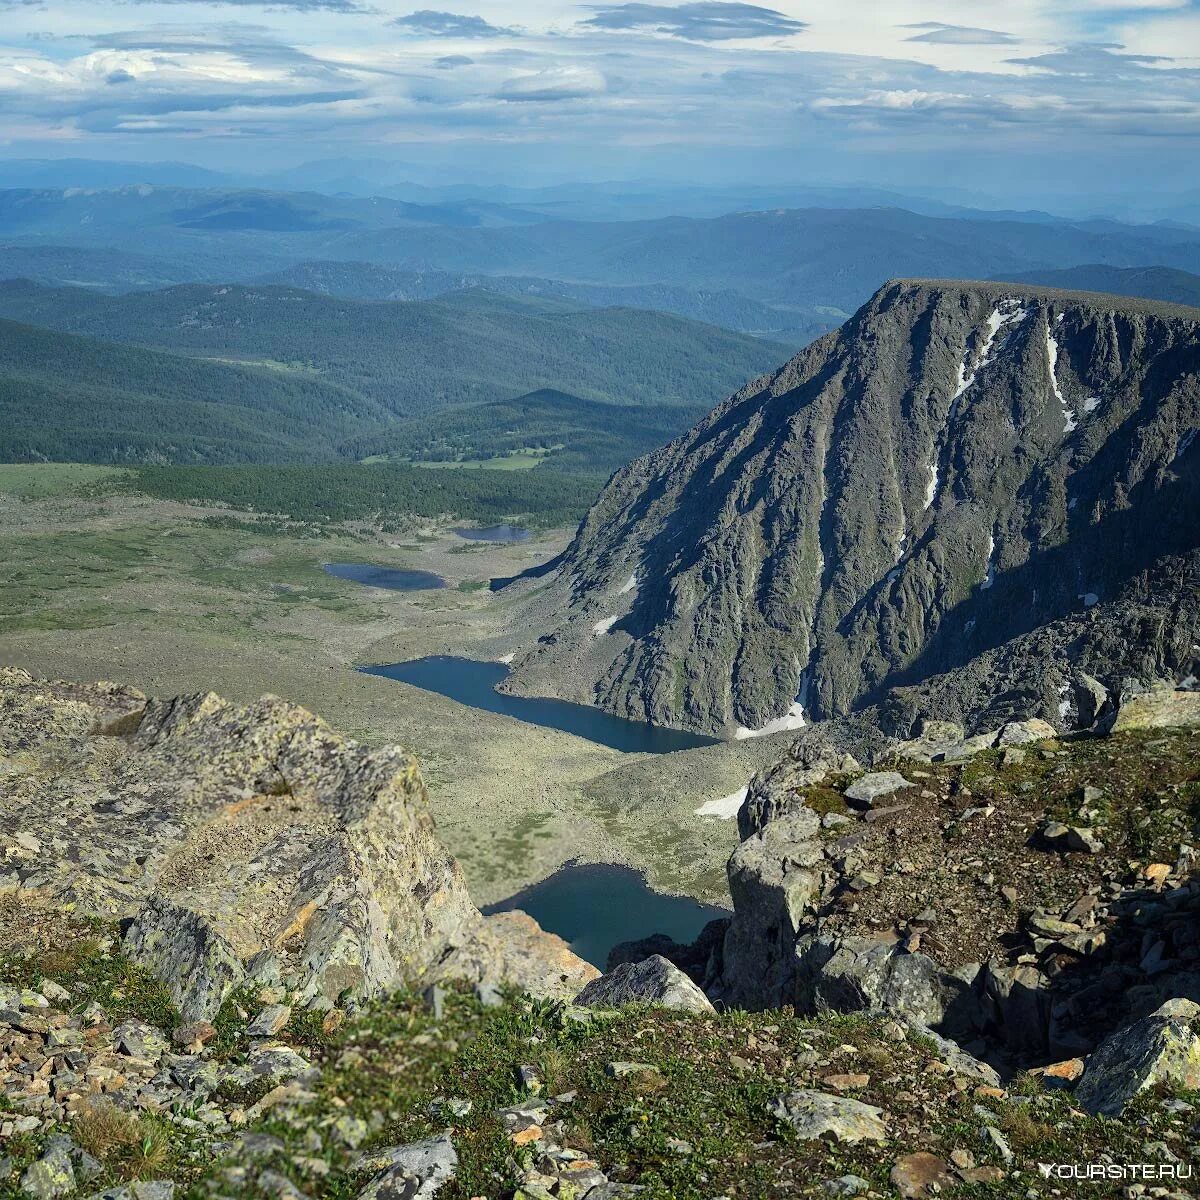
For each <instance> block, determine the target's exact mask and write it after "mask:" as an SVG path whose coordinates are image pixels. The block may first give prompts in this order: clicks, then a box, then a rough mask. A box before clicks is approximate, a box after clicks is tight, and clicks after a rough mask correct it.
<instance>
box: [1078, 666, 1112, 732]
mask: <svg viewBox="0 0 1200 1200" xmlns="http://www.w3.org/2000/svg"><path fill="white" fill-rule="evenodd" d="M1074 683H1075V708H1076V710H1077V712H1078V713H1079V728H1080V729H1095V730H1097V731H1099V732H1107V730H1108V728H1109V727H1110V726H1111V724H1112V721H1113V718H1114V717H1115V716H1116V709H1115V706H1114V705H1113V702H1112V698H1111V697H1110V696H1109V694H1108V689H1107V688H1106V687H1105V686H1104V684H1102V683H1101V682H1100V680H1098V679H1097V678H1096V677H1095V676H1094V675H1089V674H1088V673H1087V672H1086V671H1080V672H1079V674H1078V675H1076V677H1075V680H1074Z"/></svg>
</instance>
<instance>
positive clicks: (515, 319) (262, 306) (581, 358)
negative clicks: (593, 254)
mask: <svg viewBox="0 0 1200 1200" xmlns="http://www.w3.org/2000/svg"><path fill="white" fill-rule="evenodd" d="M0 318H8V319H9V320H15V321H22V322H26V323H28V324H33V325H39V326H46V327H49V328H53V329H59V330H63V331H65V332H68V333H75V334H82V335H85V336H87V337H93V338H100V339H103V340H105V341H110V342H120V343H122V344H126V345H137V346H145V347H154V348H157V349H162V350H167V351H169V352H170V353H172V354H186V355H190V356H197V357H204V358H209V359H220V360H223V361H227V362H228V361H233V362H241V363H258V364H269V365H271V367H272V369H274V370H275V371H276V372H277V373H279V374H281V375H285V376H287V377H290V378H308V379H312V380H317V381H320V382H323V383H326V384H331V385H336V386H337V387H340V388H342V389H345V390H346V392H347V393H353V395H354V396H355V397H357V400H358V405H359V406H360V407H369V408H371V409H373V410H377V411H380V412H382V413H384V414H386V415H387V416H389V417H409V416H420V415H423V414H426V413H429V412H435V411H437V410H438V409H441V408H446V407H449V406H452V405H462V404H475V403H483V402H487V401H490V400H503V399H507V398H509V397H511V396H518V395H521V394H523V393H525V392H530V391H535V390H537V389H539V388H556V389H560V390H562V391H565V392H569V393H571V394H573V395H578V396H582V397H584V398H586V399H590V400H599V401H608V402H612V403H618V404H655V405H663V404H685V405H688V406H691V407H693V408H694V407H697V406H700V407H704V408H711V407H712V406H713V405H715V404H717V403H718V402H719V401H721V400H722V399H724V398H725V396H727V395H728V394H729V393H731V392H733V391H735V390H736V389H737V388H739V387H740V386H741V385H742V384H743V383H745V381H746V380H747V379H750V378H753V377H754V376H756V375H759V374H762V373H763V372H765V371H767V370H770V369H772V368H774V367H776V366H778V365H779V364H781V363H782V362H784V361H785V360H786V359H787V358H788V357H789V356H790V353H791V351H790V350H789V348H788V347H785V346H781V345H776V344H775V343H772V342H765V341H760V340H757V339H755V338H753V337H750V336H749V335H747V334H740V333H732V332H730V331H728V330H724V329H718V328H716V327H715V326H711V325H703V324H700V323H699V322H696V321H689V320H686V319H684V318H682V317H675V316H670V315H668V314H665V313H655V312H646V311H640V310H636V309H621V308H612V309H593V308H586V307H582V306H580V305H579V304H570V303H566V302H563V301H558V300H545V299H532V298H528V299H520V298H514V297H508V296H499V295H496V294H495V293H492V292H483V291H468V292H459V293H455V294H453V295H450V296H445V297H442V298H440V299H437V300H429V301H419V302H408V303H404V302H397V303H369V302H365V301H354V300H346V299H337V298H334V297H330V296H320V295H316V294H314V293H312V292H304V291H300V290H299V289H296V288H285V287H241V286H225V285H222V286H214V285H208V284H205V285H200V284H188V285H182V286H179V287H173V288H168V289H166V290H164V291H158V292H135V293H131V294H128V295H124V296H108V295H103V294H98V293H96V292H93V291H87V290H84V289H81V288H43V287H39V286H37V285H35V284H31V283H29V282H27V281H20V280H18V281H10V282H8V283H5V284H0Z"/></svg>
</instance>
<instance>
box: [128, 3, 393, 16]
mask: <svg viewBox="0 0 1200 1200" xmlns="http://www.w3.org/2000/svg"><path fill="white" fill-rule="evenodd" d="M122 2H123V3H125V4H196V3H201V4H209V5H214V6H215V5H223V6H227V7H229V8H269V9H276V10H281V9H287V10H289V11H292V12H342V13H369V12H373V11H374V9H372V8H369V7H368V6H367V5H365V4H360V3H359V2H358V0H122Z"/></svg>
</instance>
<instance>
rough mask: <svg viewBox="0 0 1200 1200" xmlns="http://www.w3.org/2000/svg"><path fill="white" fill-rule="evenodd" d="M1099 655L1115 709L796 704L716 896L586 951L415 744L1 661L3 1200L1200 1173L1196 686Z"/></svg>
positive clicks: (525, 1194)
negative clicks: (510, 900)
mask: <svg viewBox="0 0 1200 1200" xmlns="http://www.w3.org/2000/svg"><path fill="white" fill-rule="evenodd" d="M1096 687H1097V688H1098V687H1099V685H1098V684H1097V685H1096ZM1089 695H1091V696H1092V701H1093V707H1099V708H1100V709H1102V710H1103V713H1104V714H1105V715H1104V717H1103V724H1104V725H1105V727H1106V728H1107V730H1108V732H1106V733H1095V734H1087V735H1076V736H1074V737H1073V738H1070V739H1066V738H1061V737H1058V736H1056V735H1055V732H1054V730H1053V729H1052V728H1051V727H1050V726H1049V725H1048V724H1046V723H1045V722H1043V721H1041V720H1038V719H1036V718H1034V719H1026V720H1023V721H1013V722H1009V723H1007V724H1005V725H1004V726H1002V727H1001V728H998V729H994V730H990V731H987V732H985V733H982V734H976V735H974V736H973V737H966V736H965V735H964V733H963V730H962V729H961V727H953V726H951V725H949V724H946V723H940V724H939V723H927V724H926V725H925V726H924V727H923V728H922V730H921V732H920V734H919V736H917V737H916V738H913V739H910V740H909V741H908V742H905V743H899V744H898V743H895V742H894V741H889V740H888V739H886V738H885V737H883V735H881V734H879V733H878V732H876V733H875V734H874V735H873V736H872V737H871V738H866V737H864V736H863V735H862V731H861V726H862V721H863V718H862V717H859V718H857V722H858V724H857V725H856V724H855V723H854V722H845V721H843V722H830V723H828V724H827V725H826V726H821V727H815V728H812V729H806V730H804V731H802V733H801V734H800V736H799V737H798V738H797V739H796V741H795V744H794V745H793V747H792V748H791V749H790V751H789V752H788V754H787V755H786V756H785V757H784V758H783V760H782V761H780V762H779V763H777V764H776V765H775V766H773V767H772V768H770V769H768V770H765V771H763V772H761V773H760V774H759V775H758V776H756V777H755V779H754V780H753V781H752V782H751V784H750V786H749V788H748V790H747V795H746V799H745V801H744V803H743V806H742V809H741V811H740V813H739V814H738V826H739V832H740V834H741V836H742V840H741V844H740V846H739V848H738V850H737V851H736V852H735V853H734V855H733V857H732V858H731V860H730V863H729V883H730V891H731V893H732V895H733V899H734V904H735V911H734V914H733V916H732V918H731V919H727V920H721V921H717V922H713V923H712V924H711V925H710V926H709V928H708V929H706V930H705V932H704V934H703V935H702V936H701V938H700V939H699V940H698V942H697V943H696V944H695V945H694V946H690V947H681V946H676V945H674V944H673V943H671V942H670V940H669V939H667V938H664V937H661V936H659V937H656V938H653V939H649V942H650V943H652V944H651V945H647V946H627V947H623V948H619V951H618V952H617V953H616V954H615V955H614V962H613V964H612V969H611V970H610V971H609V972H608V973H607V974H605V975H604V976H601V977H599V978H595V976H596V972H595V971H594V969H592V968H590V967H587V966H586V964H583V963H580V962H579V960H577V959H574V958H573V956H571V955H570V954H569V952H568V951H567V950H566V948H565V947H564V946H563V944H562V943H561V942H559V941H558V939H556V938H552V937H549V936H548V935H546V934H544V933H542V932H541V931H540V930H539V929H538V928H537V926H536V925H534V924H533V923H532V922H529V921H527V920H524V921H522V920H521V919H520V917H519V916H518V917H516V918H515V920H514V919H513V917H512V915H511V914H510V915H509V916H508V917H507V918H489V919H486V920H485V919H484V918H482V917H481V916H480V915H479V914H478V912H477V911H476V910H475V909H474V908H473V907H472V906H471V905H470V903H469V901H467V899H466V892H465V889H464V887H463V884H462V879H461V875H460V874H459V871H458V867H457V865H456V864H455V863H454V861H453V860H452V859H451V858H450V857H449V856H448V855H447V854H446V852H445V851H444V850H443V849H442V848H441V846H440V845H439V843H438V841H437V839H436V836H435V834H434V831H433V828H432V822H431V820H430V818H429V815H428V810H427V808H426V805H425V797H424V791H423V788H422V785H421V782H420V776H419V773H418V772H417V769H416V764H415V763H414V762H413V760H412V759H411V758H410V757H408V756H407V755H405V754H404V753H403V752H402V751H400V750H397V749H394V748H385V749H382V750H377V751H368V750H366V749H365V748H364V747H361V746H359V745H357V744H356V743H353V742H350V741H348V740H346V739H344V738H341V737H339V736H338V735H336V734H334V733H333V732H331V731H330V730H329V729H328V728H327V727H325V726H324V725H323V724H322V723H321V722H320V721H319V720H317V719H316V718H315V717H313V716H312V715H311V714H309V713H307V712H305V711H304V710H303V709H299V708H297V707H295V706H293V705H289V704H286V703H285V702H283V701H281V700H277V699H274V698H270V697H267V698H264V699H263V700H261V701H259V702H258V703H257V704H255V705H251V706H244V707H243V706H236V705H231V704H229V703H227V702H225V701H223V700H221V699H220V698H219V697H216V696H214V695H211V694H200V695H194V696H186V697H180V698H177V699H174V700H169V701H157V700H148V699H147V698H146V697H144V696H142V695H141V694H140V693H137V692H135V691H133V690H131V689H128V688H122V687H119V686H116V685H112V684H87V685H85V684H69V683H46V682H44V681H38V680H34V679H31V678H30V677H29V676H28V675H27V674H25V673H23V672H20V671H12V670H9V671H6V672H4V673H3V674H2V675H0V816H2V822H3V823H2V825H0V846H2V847H3V861H4V875H3V877H2V878H0V1200H9V1198H11V1200H57V1198H58V1197H68V1196H81V1197H87V1198H88V1200H172V1198H176V1200H209V1198H219V1197H228V1198H235V1197H236V1198H240V1197H246V1198H247V1200H267V1198H276V1200H347V1198H350V1197H353V1198H355V1200H399V1198H400V1197H405V1198H408V1200H422V1198H424V1200H429V1198H432V1197H437V1198H438V1200H618V1198H620V1197H631V1196H634V1195H637V1196H639V1197H640V1198H641V1200H711V1198H712V1197H713V1196H719V1195H725V1196H734V1195H748V1196H756V1197H761V1198H762V1200H784V1198H785V1197H794V1196H821V1197H827V1196H829V1195H843V1196H854V1195H862V1196H866V1197H877V1198H882V1197H885V1196H886V1197H896V1196H899V1197H902V1198H913V1197H930V1196H933V1195H937V1194H942V1193H948V1192H954V1191H957V1190H961V1192H962V1194H963V1195H964V1196H966V1195H980V1196H1010V1195H1023V1196H1026V1197H1027V1198H1029V1200H1037V1198H1039V1197H1042V1196H1046V1197H1050V1196H1054V1195H1060V1194H1063V1188H1062V1187H1061V1186H1060V1182H1061V1180H1060V1178H1059V1177H1054V1178H1050V1177H1048V1176H1046V1175H1045V1171H1044V1168H1043V1167H1042V1166H1041V1165H1040V1164H1055V1163H1058V1164H1065V1165H1066V1168H1067V1169H1068V1170H1069V1167H1070V1164H1075V1163H1082V1164H1088V1163H1097V1162H1100V1163H1116V1164H1122V1163H1125V1164H1151V1168H1148V1169H1153V1170H1154V1171H1155V1172H1156V1173H1155V1174H1154V1175H1152V1176H1147V1175H1144V1174H1132V1175H1131V1174H1129V1173H1128V1168H1122V1171H1121V1172H1119V1173H1118V1174H1115V1175H1104V1176H1103V1177H1101V1178H1098V1179H1094V1180H1092V1181H1091V1182H1090V1183H1089V1189H1090V1190H1091V1191H1092V1192H1094V1194H1095V1195H1097V1196H1117V1195H1120V1196H1129V1195H1140V1194H1143V1193H1142V1192H1141V1191H1137V1190H1129V1189H1130V1188H1141V1187H1142V1184H1143V1182H1144V1181H1148V1180H1149V1181H1152V1182H1153V1186H1154V1188H1155V1189H1156V1190H1154V1191H1152V1192H1151V1193H1150V1194H1152V1195H1157V1196H1163V1197H1172V1198H1174V1200H1187V1198H1188V1197H1189V1195H1191V1194H1193V1193H1191V1192H1190V1190H1189V1189H1190V1187H1191V1184H1190V1183H1188V1182H1187V1181H1188V1180H1190V1179H1191V1178H1192V1174H1191V1173H1192V1172H1193V1170H1194V1166H1195V1162H1196V1160H1197V1157H1198V1153H1197V1136H1198V1135H1200V1125H1198V1124H1197V1122H1196V1114H1197V1111H1198V1109H1200V1004H1198V1003H1196V1001H1197V1000H1198V999H1200V940H1198V938H1197V930H1198V929H1200V883H1198V882H1197V880H1196V871H1195V867H1196V850H1195V844H1196V834H1197V832H1200V765H1198V764H1200V751H1198V742H1200V691H1193V690H1189V689H1180V690H1174V689H1150V690H1142V691H1141V692H1137V691H1135V689H1133V688H1132V687H1129V686H1127V687H1126V688H1125V689H1123V691H1122V692H1121V693H1120V694H1119V695H1116V696H1113V697H1109V696H1107V695H1106V696H1105V697H1104V699H1103V701H1101V699H1100V696H1099V695H1098V694H1093V693H1089ZM864 764H867V765H865V766H864ZM505 982H507V983H509V984H511V985H512V986H508V987H506V986H502V984H503V983H505ZM522 992H525V993H529V992H533V993H535V997H534V998H531V997H530V996H529V995H522V994H521V993H522ZM572 1001H573V1002H572ZM730 1009H732V1010H734V1011H728V1010H730ZM951 1038H953V1039H954V1040H950V1039H951ZM1097 1116H1100V1117H1103V1120H1099V1119H1096V1118H1097ZM1062 1178H1066V1179H1071V1178H1073V1177H1072V1176H1070V1175H1069V1174H1068V1175H1067V1176H1064V1177H1062ZM1068 1186H1069V1184H1068Z"/></svg>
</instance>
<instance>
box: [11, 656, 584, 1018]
mask: <svg viewBox="0 0 1200 1200" xmlns="http://www.w3.org/2000/svg"><path fill="white" fill-rule="evenodd" d="M0 784H2V789H0V796H2V800H0V838H3V841H4V845H5V846H6V847H7V851H6V855H5V862H4V866H3V874H2V875H0V890H3V892H5V893H10V894H13V895H16V896H17V897H36V898H37V899H38V900H39V901H40V902H43V903H47V904H52V905H54V906H57V907H65V908H69V909H70V910H71V911H73V912H75V913H77V914H79V915H83V916H90V917H94V918H96V919H101V920H120V921H123V922H124V923H125V931H124V939H123V948H124V951H125V952H126V953H127V954H128V955H129V956H130V957H131V958H132V959H133V960H134V961H136V962H138V963H140V964H142V965H143V966H145V967H146V968H147V969H149V970H151V971H152V972H154V973H155V974H157V975H158V976H160V977H162V978H164V979H166V980H167V981H168V982H169V985H170V987H171V991H172V998H173V1000H174V1002H175V1003H176V1004H177V1005H178V1007H179V1008H180V1010H181V1011H182V1013H183V1015H184V1016H185V1017H187V1018H189V1019H200V1018H211V1017H212V1016H214V1015H215V1014H216V1012H217V1011H218V1010H219V1009H220V1007H221V1004H222V1002H223V1001H224V1000H225V998H226V997H227V996H228V995H229V994H230V993H231V992H232V991H234V990H235V989H236V988H238V987H243V986H249V985H251V984H257V985H282V986H285V987H286V988H288V989H289V991H290V992H292V993H293V994H294V995H295V996H296V997H297V999H298V1002H300V1003H302V1004H304V1005H307V1006H312V1007H317V1008H329V1007H331V1006H332V1005H334V1004H336V1003H337V1002H338V1001H339V1000H340V999H342V998H344V997H347V996H350V997H358V998H367V997H370V996H375V995H379V994H382V993H384V992H387V991H391V990H394V989H395V988H397V987H399V986H400V985H402V984H416V983H418V982H420V983H422V984H425V983H429V982H432V981H434V980H437V979H439V978H443V977H447V976H450V977H454V978H461V979H472V980H476V981H487V982H491V983H493V984H495V983H499V982H510V983H515V984H517V985H518V986H520V987H522V988H524V989H525V990H527V991H530V992H532V993H534V994H541V995H565V996H571V995H574V994H575V992H577V991H578V990H579V988H580V987H582V986H583V984H584V983H586V982H587V981H588V980H589V979H590V978H592V977H593V976H594V975H595V970H594V968H592V967H590V966H589V965H588V964H586V963H584V962H583V961H582V960H580V959H578V958H576V957H575V956H574V955H573V954H571V953H570V951H568V949H567V947H566V945H565V944H564V943H563V942H562V941H561V940H560V939H558V938H556V937H553V936H552V935H549V934H545V933H543V932H542V931H541V930H540V929H538V927H537V926H536V924H534V923H533V922H532V921H531V920H530V919H529V918H528V917H525V916H524V914H519V913H517V914H502V915H499V916H495V917H490V918H487V919H485V918H483V917H482V916H481V915H480V914H479V911H478V910H477V909H476V908H475V906H474V905H473V904H472V903H471V900H470V897H469V896H468V894H467V888H466V884H465V882H464V880H463V876H462V872H461V870H460V869H459V866H458V864H457V863H456V862H455V860H454V859H453V858H452V857H451V856H450V855H449V853H448V852H447V851H446V850H445V848H444V847H443V846H442V845H441V843H440V842H439V841H438V839H437V836H436V833H435V831H434V825H433V818H432V816H431V815H430V813H429V808H428V804H427V799H426V795H425V788H424V784H423V783H422V781H421V776H420V772H419V769H418V767H417V764H416V762H415V760H414V759H412V758H411V757H410V756H409V755H407V754H406V753H405V752H404V751H403V750H400V749H398V748H396V747H384V748H382V749H379V750H368V749H367V748H366V747H364V746H361V745H359V744H358V743H355V742H353V741H350V740H348V739H345V738H343V737H341V736H339V735H337V734H335V733H334V732H333V731H332V730H330V729H329V728H328V727H327V726H326V725H325V724H324V723H323V722H322V721H320V720H319V719H318V718H317V717H314V716H313V715H312V714H311V713H308V712H306V711H305V710H304V709H302V708H299V707H298V706H296V705H293V704H288V703H286V702H285V701H282V700H279V699H277V698H274V697H269V696H268V697H264V698H263V699H262V700H260V701H258V702H257V703H256V704H253V705H250V706H245V707H243V706H238V705H234V704H230V703H228V702H227V701H224V700H222V699H221V698H220V697H219V696H216V695H214V694H212V693H207V694H205V693H201V694H197V695H192V696H181V697H177V698H175V699H172V700H154V699H147V697H145V696H143V695H142V694H141V693H139V692H136V691H134V690H133V689H130V688H123V687H118V686H116V685H112V684H91V685H86V684H70V683H49V682H46V681H42V680H35V679H32V678H31V677H30V676H29V675H28V674H26V673H25V672H23V671H19V670H3V671H0Z"/></svg>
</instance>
